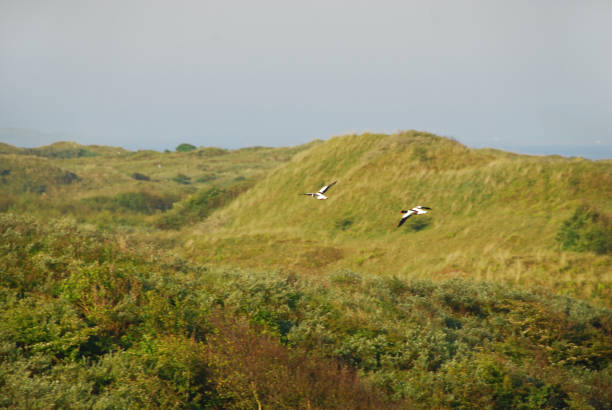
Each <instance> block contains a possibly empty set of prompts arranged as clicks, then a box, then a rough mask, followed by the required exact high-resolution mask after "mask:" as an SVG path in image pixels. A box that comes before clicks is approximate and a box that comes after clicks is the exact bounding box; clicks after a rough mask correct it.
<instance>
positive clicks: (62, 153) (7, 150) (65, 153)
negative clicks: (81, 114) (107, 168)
mask: <svg viewBox="0 0 612 410" xmlns="http://www.w3.org/2000/svg"><path fill="white" fill-rule="evenodd" d="M126 152H128V151H127V150H125V149H123V148H119V147H106V146H100V145H80V144H77V143H76V142H66V141H62V142H56V143H53V144H51V145H47V146H42V147H38V148H19V147H14V146H12V145H9V144H5V143H0V154H20V155H35V156H38V157H47V158H64V159H65V158H80V157H94V156H97V155H109V154H111V155H112V154H122V153H126Z"/></svg>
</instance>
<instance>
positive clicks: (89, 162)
mask: <svg viewBox="0 0 612 410" xmlns="http://www.w3.org/2000/svg"><path fill="white" fill-rule="evenodd" d="M316 144H317V142H313V143H311V144H307V145H303V146H298V147H289V148H265V147H252V148H244V149H239V150H223V149H219V148H206V147H201V148H197V149H195V150H193V151H190V152H156V151H150V150H149V151H127V150H124V149H123V148H114V147H103V146H95V145H87V146H83V145H79V144H76V143H69V142H60V143H55V144H51V145H49V146H45V147H39V148H27V149H26V148H17V147H13V146H10V145H7V144H3V145H2V146H0V165H1V164H4V165H2V169H1V170H0V171H2V173H3V175H0V177H1V178H3V179H2V180H0V183H2V184H3V185H2V187H1V189H2V190H3V191H4V192H5V193H6V194H7V195H6V196H5V197H4V198H2V199H0V201H1V202H2V204H1V205H2V208H0V209H4V210H9V209H10V210H12V211H15V212H27V213H29V214H36V215H39V216H44V217H46V218H53V217H58V216H62V215H72V216H74V217H75V218H77V219H78V220H79V221H81V222H89V223H98V224H101V225H104V226H106V227H108V228H110V227H113V226H118V225H127V226H163V227H172V228H177V227H180V226H181V225H182V224H183V223H187V221H190V220H191V219H192V218H193V216H192V215H177V214H179V213H180V212H177V211H173V213H174V216H172V217H171V218H170V219H172V221H174V222H173V223H171V224H168V223H163V222H162V221H159V220H160V219H163V218H161V217H160V215H159V214H160V213H163V212H164V211H169V210H171V209H172V207H173V204H174V203H176V202H178V201H181V200H187V199H188V198H189V197H190V196H191V195H193V194H195V193H196V192H198V190H202V191H207V190H211V189H214V188H216V189H221V190H227V191H229V192H234V191H239V192H243V191H244V190H245V188H244V186H245V185H247V186H249V187H250V186H251V185H252V184H253V182H254V181H256V180H258V179H260V178H261V177H263V176H264V175H265V174H266V173H267V172H268V171H269V170H270V169H273V168H275V167H277V166H278V165H280V164H282V163H283V162H286V161H288V160H289V159H290V158H291V157H292V156H293V155H294V154H295V153H297V152H300V151H301V150H304V149H307V148H308V147H310V146H312V145H316ZM64 175H73V176H77V177H78V178H75V179H73V180H71V181H70V182H71V183H70V184H67V183H66V181H65V179H66V178H67V177H62V176H64ZM62 178H63V179H62ZM43 191H44V192H45V195H44V196H39V195H34V194H31V195H24V194H23V193H36V194H40V193H42V192H43ZM12 193H17V194H19V195H13V194H12ZM187 213H189V212H187ZM196 214H197V215H199V213H196ZM177 221H178V222H177Z"/></svg>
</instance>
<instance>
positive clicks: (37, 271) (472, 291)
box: [0, 214, 612, 409]
mask: <svg viewBox="0 0 612 410" xmlns="http://www.w3.org/2000/svg"><path fill="white" fill-rule="evenodd" d="M0 272H1V276H0V278H1V279H0V304H1V305H2V306H1V307H0V312H1V313H0V364H1V366H0V369H1V370H0V406H3V407H14V406H17V407H54V406H56V407H73V408H118V407H119V408H125V407H148V408H154V407H158V408H161V407H163V408H167V407H192V408H193V407H196V408H198V407H210V408H257V407H258V406H259V405H261V406H263V407H264V408H266V407H273V408H381V407H400V408H446V407H464V408H487V407H490V408H508V407H524V408H564V407H574V408H601V409H603V408H607V407H608V406H609V403H611V402H612V396H611V392H610V389H609V386H610V385H611V384H612V367H611V366H610V361H611V360H612V312H610V311H609V310H607V309H604V308H596V307H593V306H591V305H589V304H587V303H585V302H580V301H576V300H574V299H571V298H568V297H562V296H555V295H551V294H549V293H547V292H544V291H543V292H541V293H539V294H534V293H530V292H526V291H521V290H517V289H512V288H509V287H504V286H501V285H496V284H492V283H487V282H474V281H470V280H463V279H455V280H449V281H443V282H439V283H436V282H432V281H428V280H400V279H398V278H394V277H390V278H388V279H381V278H379V277H369V276H364V275H358V274H356V273H354V272H351V271H339V272H336V273H334V274H330V275H327V276H325V277H321V278H319V279H317V280H315V279H306V278H304V277H300V276H297V275H295V274H292V273H288V272H278V271H277V272H262V273H256V272H245V271H237V270H220V269H209V268H204V267H202V266H198V265H194V264H191V263H189V262H186V261H183V260H180V259H176V258H175V257H172V256H169V255H166V254H165V253H164V252H161V251H156V250H153V249H142V248H138V249H132V244H131V242H130V240H129V238H126V237H121V236H111V235H109V234H105V233H102V232H99V231H97V230H94V229H89V230H88V229H84V228H82V227H79V226H78V225H75V224H73V223H70V222H67V221H66V220H58V221H55V222H53V223H50V224H43V223H39V222H37V221H36V220H34V219H31V218H27V217H21V216H17V215H13V214H2V215H0Z"/></svg>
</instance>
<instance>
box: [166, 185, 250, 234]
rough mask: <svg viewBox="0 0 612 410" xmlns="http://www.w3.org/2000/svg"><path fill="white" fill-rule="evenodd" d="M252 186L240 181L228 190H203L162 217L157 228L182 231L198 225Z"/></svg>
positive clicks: (217, 188)
mask: <svg viewBox="0 0 612 410" xmlns="http://www.w3.org/2000/svg"><path fill="white" fill-rule="evenodd" d="M252 185H253V182H252V181H239V182H237V183H235V184H233V185H231V186H229V187H227V188H219V187H212V188H209V189H202V190H200V191H198V192H196V193H195V194H193V195H191V196H190V197H188V198H187V199H185V200H184V201H182V202H181V203H179V204H178V206H177V207H176V208H175V209H173V210H172V211H171V212H166V213H165V214H164V215H162V216H160V218H159V220H158V221H157V223H156V226H157V227H158V228H160V229H180V228H181V227H183V226H185V225H187V224H194V223H197V222H199V221H201V220H203V219H204V218H205V217H207V216H208V215H210V214H211V213H212V212H213V211H214V210H216V209H218V208H221V207H223V206H225V205H227V204H229V203H230V202H231V201H232V200H234V199H235V198H237V197H238V195H240V194H242V193H243V192H245V191H246V190H248V189H249V188H250V187H251V186H252Z"/></svg>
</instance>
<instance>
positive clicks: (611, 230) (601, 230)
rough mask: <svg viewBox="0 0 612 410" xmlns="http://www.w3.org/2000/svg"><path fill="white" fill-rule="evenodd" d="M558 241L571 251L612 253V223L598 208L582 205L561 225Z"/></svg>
mask: <svg viewBox="0 0 612 410" xmlns="http://www.w3.org/2000/svg"><path fill="white" fill-rule="evenodd" d="M557 241H559V243H560V244H561V247H562V248H563V249H567V250H571V251H577V252H586V251H591V252H595V253H599V254H605V253H612V224H611V223H610V221H609V219H608V218H606V217H605V216H604V215H601V214H600V213H599V212H597V211H596V210H594V209H592V208H590V207H588V206H587V205H581V206H579V207H578V208H577V209H576V211H575V212H574V214H573V215H572V216H571V217H570V218H569V219H567V220H565V221H564V222H563V224H562V225H561V228H560V229H559V233H558V234H557Z"/></svg>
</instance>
